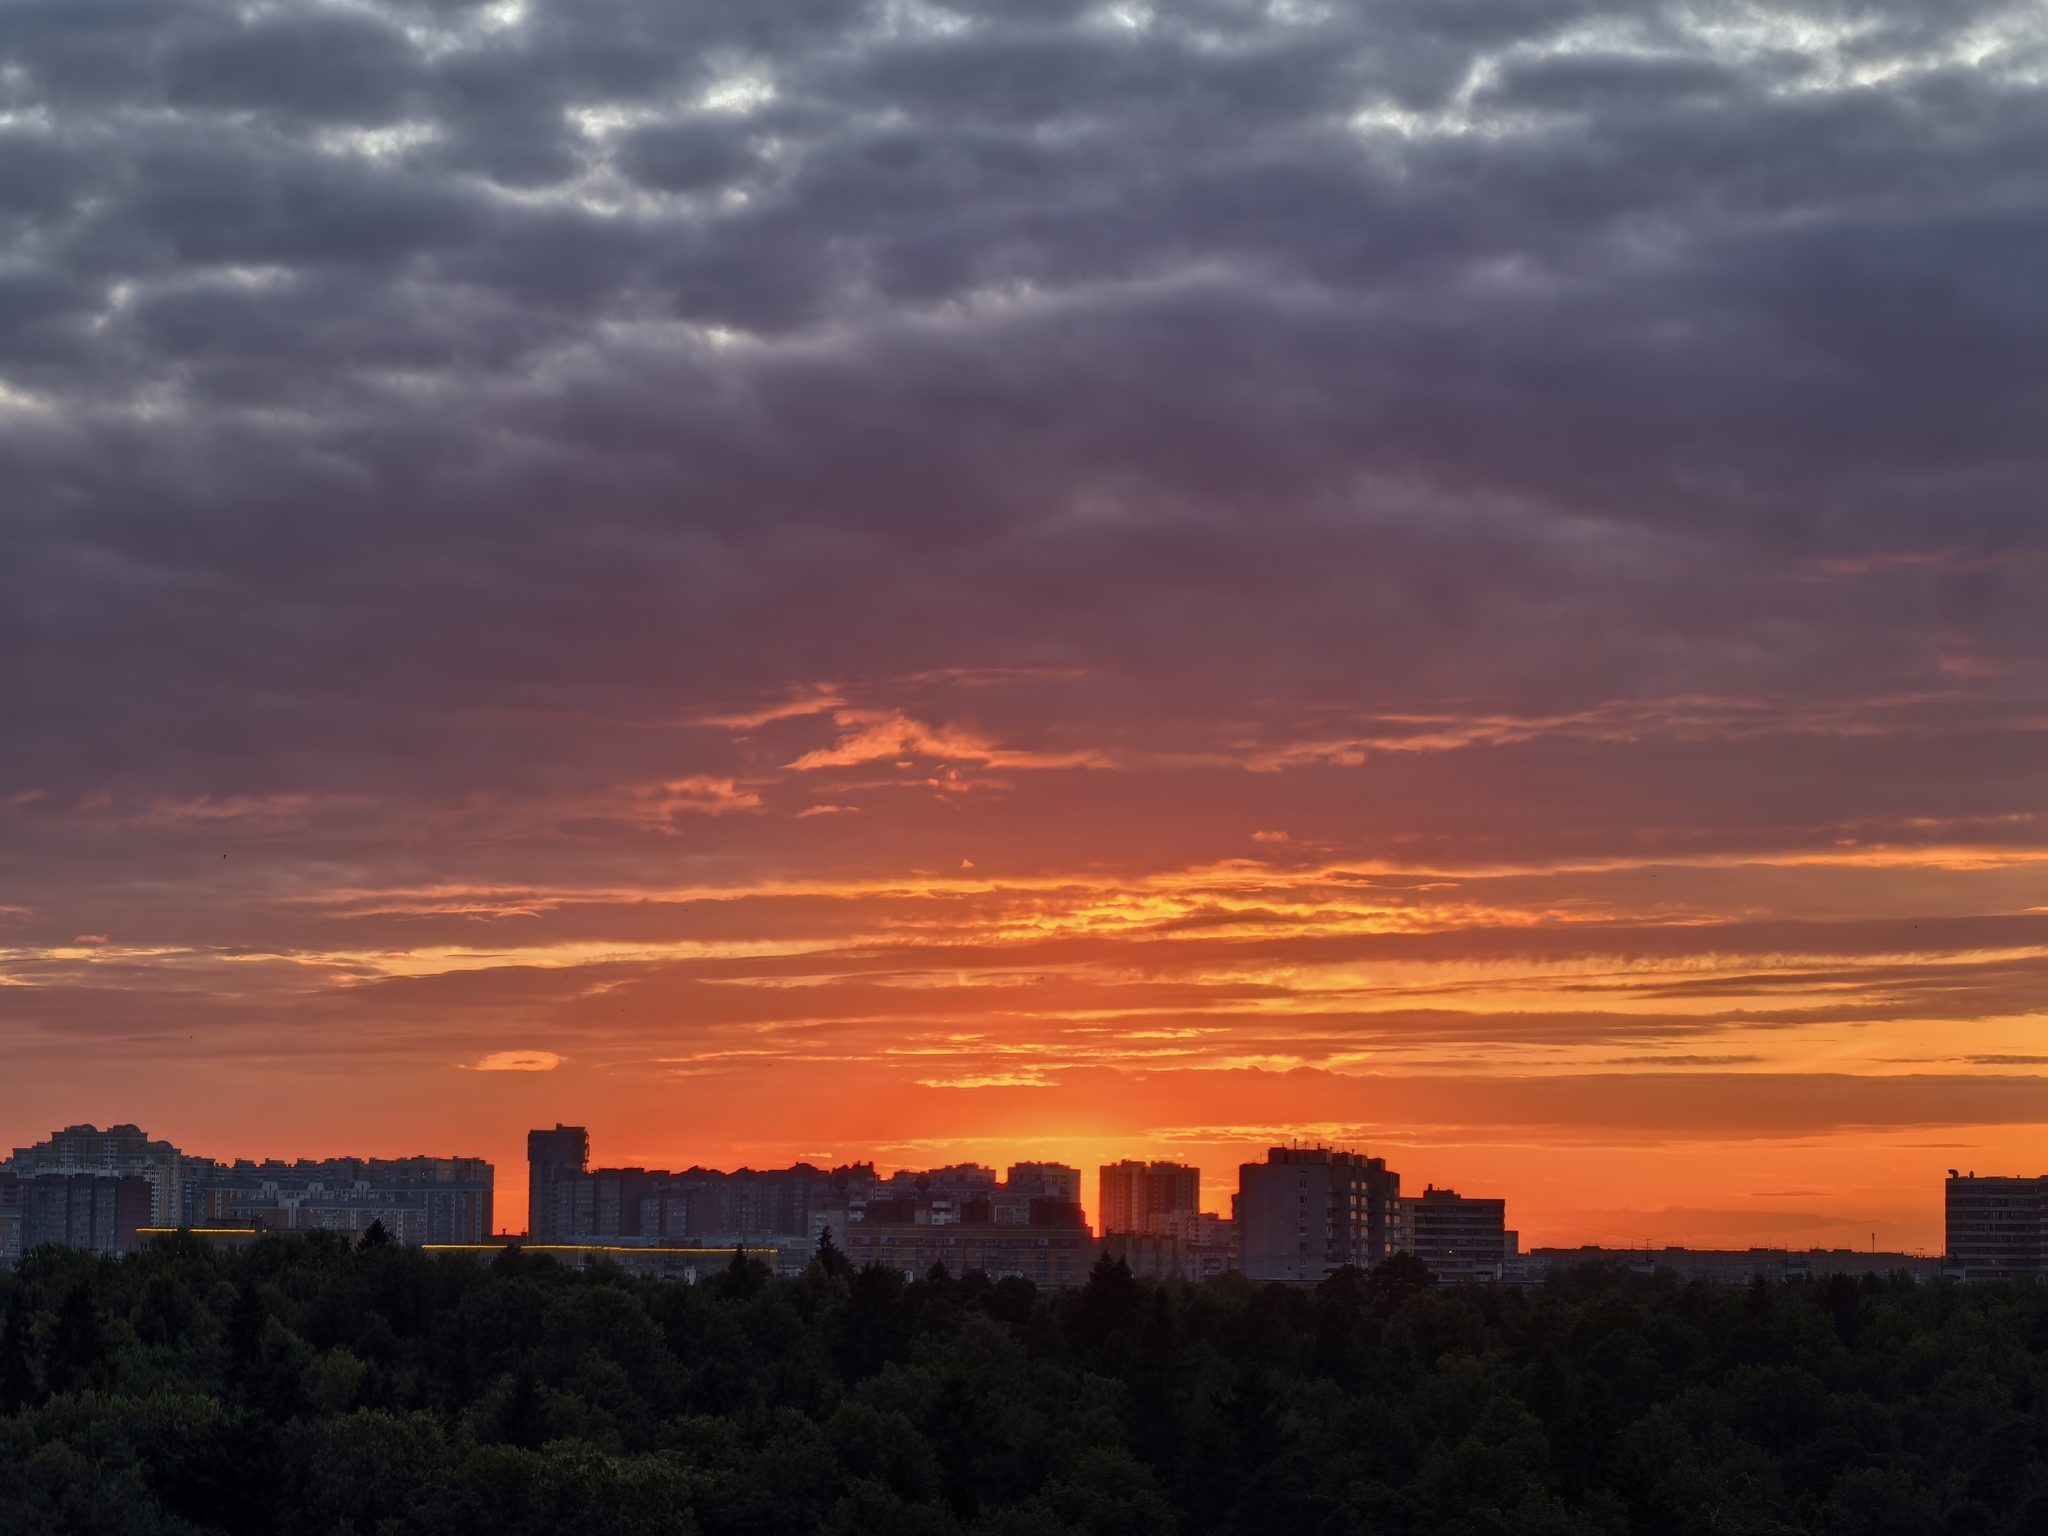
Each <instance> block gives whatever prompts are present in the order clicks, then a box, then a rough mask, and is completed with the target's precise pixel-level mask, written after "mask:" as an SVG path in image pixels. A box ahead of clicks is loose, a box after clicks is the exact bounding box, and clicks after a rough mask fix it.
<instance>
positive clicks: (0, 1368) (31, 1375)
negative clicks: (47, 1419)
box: [0, 1286, 36, 1414]
mask: <svg viewBox="0 0 2048 1536" xmlns="http://www.w3.org/2000/svg"><path fill="white" fill-rule="evenodd" d="M35 1398H36V1372H35V1362H34V1361H32V1360H31V1359H30V1358H29V1339H28V1302H27V1300H26V1299H25V1298H24V1297H23V1295H22V1288H21V1287H20V1286H16V1287H15V1288H14V1293H13V1294H12V1295H11V1296H9V1297H8V1298H7V1322H6V1324H5V1326H4V1327H0V1414H7V1413H14V1412H17V1411H18V1410H20V1409H23V1408H26V1407H28V1406H29V1405H30V1404H31V1403H33V1402H34V1401H35Z"/></svg>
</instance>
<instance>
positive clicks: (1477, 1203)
mask: <svg viewBox="0 0 2048 1536" xmlns="http://www.w3.org/2000/svg"><path fill="white" fill-rule="evenodd" d="M1401 1208H1402V1210H1403V1212H1404V1213H1405V1214H1406V1216H1407V1229H1408V1230H1407V1243H1408V1248H1409V1251H1410V1252H1412V1253H1413V1254H1414V1255H1415V1256H1416V1257H1417V1258H1418V1259H1420V1260H1422V1262H1423V1263H1425V1264H1427V1265H1428V1266H1429V1272H1430V1273H1431V1274H1432V1275H1435V1276H1436V1278H1437V1281H1438V1283H1439V1284H1444V1285H1449V1284H1455V1283H1456V1282H1458V1281H1460V1280H1499V1279H1501V1278H1502V1277H1503V1274H1504V1265H1505V1263H1506V1261H1507V1258H1508V1252H1509V1249H1508V1234H1507V1230H1506V1228H1507V1202H1506V1201H1505V1200H1472V1199H1467V1198H1466V1197H1465V1196H1463V1195H1461V1194H1459V1193H1458V1192H1457V1191H1456V1190H1453V1189H1437V1188H1435V1187H1434V1186H1432V1187H1429V1188H1427V1189H1425V1190H1424V1191H1423V1192H1422V1193H1421V1194H1420V1195H1415V1196H1411V1197H1409V1198H1408V1199H1406V1200H1403V1201H1402V1202H1401Z"/></svg>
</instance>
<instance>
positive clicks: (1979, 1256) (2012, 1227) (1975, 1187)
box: [1943, 1168, 2048, 1280]
mask: <svg viewBox="0 0 2048 1536" xmlns="http://www.w3.org/2000/svg"><path fill="white" fill-rule="evenodd" d="M1943 1205H1944V1206H1945V1214H1946V1216H1947V1227H1948V1258H1949V1270H1950V1272H1951V1273H1953V1274H1956V1275H1958V1276H1959V1277H1960V1278H1962V1279H1964V1280H2005V1279H2010V1278H2015V1277H2019V1276H2031V1275H2038V1274H2040V1273H2041V1257H2042V1249H2043V1244H2042V1241H2041V1238H2042V1232H2041V1226H2042V1218H2043V1215H2044V1213H2048V1177H2041V1178H2032V1179H2028V1178H2013V1177H2006V1176H2001V1175H1996V1174H1986V1175H1985V1176H1983V1177H1982V1178H1979V1177H1978V1176H1977V1173H1976V1171H1975V1170H1974V1169H1973V1170H1972V1171H1971V1172H1969V1173H1967V1174H1959V1173H1957V1172H1956V1170H1955V1169H1953V1168H1951V1169H1949V1171H1948V1183H1947V1186H1946V1188H1945V1190H1944V1198H1943Z"/></svg>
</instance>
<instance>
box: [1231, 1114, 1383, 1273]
mask: <svg viewBox="0 0 2048 1536" xmlns="http://www.w3.org/2000/svg"><path fill="white" fill-rule="evenodd" d="M1237 1172H1238V1186H1237V1195H1236V1197H1235V1198H1234V1199H1233V1200H1232V1201H1231V1216H1232V1219H1233V1221H1234V1222H1235V1224H1236V1229H1237V1243H1238V1266H1239V1268H1241V1269H1242V1270H1243V1271H1244V1273H1245V1275H1246V1276H1247V1277H1248V1278H1250V1279H1253V1280H1282V1281H1291V1282H1293V1283H1295V1284H1313V1283H1315V1282H1317V1281H1320V1280H1322V1279H1324V1278H1325V1277H1327V1276H1328V1275H1330V1274H1332V1273H1333V1272H1335V1271H1336V1270H1339V1269H1341V1268H1343V1267H1344V1266H1345V1265H1347V1264H1350V1265H1356V1266H1357V1267H1358V1268H1360V1269H1370V1268H1371V1267H1372V1266H1373V1265H1375V1264H1377V1263H1379V1262H1380V1261H1381V1260H1383V1259H1384V1258H1386V1257H1387V1255H1388V1254H1390V1253H1393V1252H1395V1251H1397V1250H1398V1249H1401V1248H1405V1247H1406V1246H1407V1241H1406V1231H1405V1215H1404V1212H1403V1210H1402V1202H1401V1176H1400V1175H1399V1174H1398V1173H1395V1172H1393V1171H1392V1170H1391V1169H1389V1168H1388V1167H1387V1164H1386V1159H1384V1158H1378V1157H1366V1156H1365V1155H1363V1154H1362V1153H1357V1152H1338V1151H1334V1150H1332V1149H1330V1148H1328V1147H1273V1148H1271V1149H1270V1150H1268V1152H1267V1153H1266V1161H1265V1162H1263V1163H1244V1164H1242V1165H1240V1166H1239V1168H1238V1171H1237Z"/></svg>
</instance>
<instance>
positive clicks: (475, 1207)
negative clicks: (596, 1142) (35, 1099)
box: [0, 1125, 493, 1264]
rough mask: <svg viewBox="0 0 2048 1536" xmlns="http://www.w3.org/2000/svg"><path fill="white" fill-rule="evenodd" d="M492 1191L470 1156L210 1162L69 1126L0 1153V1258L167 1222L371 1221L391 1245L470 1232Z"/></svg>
mask: <svg viewBox="0 0 2048 1536" xmlns="http://www.w3.org/2000/svg"><path fill="white" fill-rule="evenodd" d="M492 1194H493V1174H492V1169H491V1165H490V1164H489V1163H487V1162H485V1161H483V1160H482V1159H481V1158H473V1157H409V1158H354V1157H342V1158H328V1159H324V1160H321V1161H311V1160H307V1159H300V1160H299V1161H297V1162H290V1163H287V1162H281V1161H277V1160H274V1159H273V1160H271V1161H268V1162H260V1163H259V1162H254V1161H251V1160H249V1159H246V1158H245V1159H242V1160H240V1161H237V1162H232V1163H219V1162H215V1161H214V1160H213V1159H211V1158H205V1157H192V1156H189V1155H187V1154H186V1153H184V1152H181V1151H179V1150H178V1149H177V1148H176V1147H174V1146H172V1145H171V1143H169V1142H168V1141H159V1140H155V1139H153V1138H151V1137H150V1136H149V1135H148V1134H147V1133H146V1132H144V1131H142V1130H140V1129H139V1128H137V1127H135V1126H133V1125H116V1126H111V1127H109V1128H108V1129H106V1130H104V1131H103V1130H100V1129H99V1128H98V1127H97V1126H92V1125H73V1126H67V1127H65V1128H64V1129H63V1130H61V1131H57V1132H55V1133H54V1134H52V1135H51V1137H50V1139H49V1140H48V1141H42V1142H38V1143H36V1144H35V1145H34V1146H32V1147H16V1148H15V1149H14V1154H13V1156H11V1157H9V1158H8V1159H7V1160H6V1162H4V1163H0V1263H5V1264H12V1263H14V1262H15V1261H16V1260H17V1259H19V1258H20V1256H21V1255H22V1254H23V1253H26V1252H27V1251H28V1250H29V1249H31V1248H34V1247H35V1246H36V1245H38V1244H39V1243H62V1244H65V1245H67V1246H69V1247H72V1248H80V1249H85V1250H87V1251H90V1252H94V1253H108V1254H117V1253H128V1252H131V1251H133V1250H134V1249H135V1248H137V1247H140V1246H141V1245H142V1244H143V1243H144V1242H145V1241H147V1239H148V1237H149V1236H150V1235H152V1234H154V1233H158V1232H168V1231H172V1230H174V1229H176V1228H179V1227H240V1228H244V1229H247V1230H250V1231H259V1230H260V1231H288V1232H290V1231H309V1230H314V1229H320V1230H326V1231H333V1232H340V1233H344V1234H348V1235H355V1234H359V1233H362V1232H364V1231H367V1230H368V1229H369V1227H370V1225H371V1223H372V1222H382V1223H383V1225H384V1230H385V1231H386V1232H387V1233H389V1234H390V1236H391V1237H392V1238H393V1239H394V1240H395V1241H398V1242H402V1243H428V1242H482V1241H484V1240H485V1239H486V1238H488V1237H489V1236H490V1233H491V1219H492Z"/></svg>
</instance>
